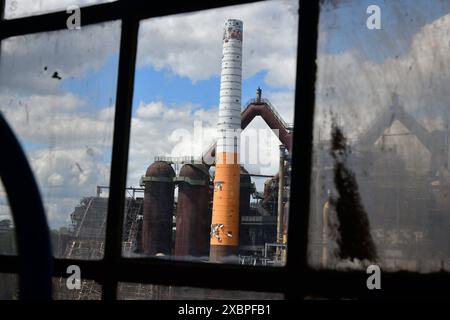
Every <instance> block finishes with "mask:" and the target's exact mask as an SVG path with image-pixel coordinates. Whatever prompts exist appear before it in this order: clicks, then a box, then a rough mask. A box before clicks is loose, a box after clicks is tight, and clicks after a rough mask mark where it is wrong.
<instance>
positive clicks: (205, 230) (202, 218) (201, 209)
mask: <svg viewBox="0 0 450 320" xmlns="http://www.w3.org/2000/svg"><path fill="white" fill-rule="evenodd" d="M177 180H178V181H179V184H178V204H177V219H176V226H177V228H176V240H175V255H176V256H194V257H201V256H202V257H205V256H208V255H209V237H210V236H209V233H210V228H211V214H210V210H209V203H210V192H209V185H210V177H209V171H208V167H207V166H205V165H203V164H185V165H184V166H183V167H182V168H181V170H180V174H179V177H178V179H177Z"/></svg>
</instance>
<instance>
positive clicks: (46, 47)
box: [0, 22, 120, 95]
mask: <svg viewBox="0 0 450 320" xmlns="http://www.w3.org/2000/svg"><path fill="white" fill-rule="evenodd" d="M119 43H120V23H119V22H108V23H102V24H98V25H93V26H85V27H83V28H82V29H81V30H77V31H73V30H60V31H55V32H47V33H38V34H30V35H25V36H18V37H12V38H8V39H6V40H3V41H2V43H1V49H2V52H1V60H0V93H6V94H12V93H13V94H23V95H30V94H55V93H58V92H60V88H59V86H60V82H61V80H64V79H68V78H70V79H74V78H83V77H85V76H86V75H87V74H88V73H89V72H92V71H95V70H98V69H99V68H100V67H102V66H103V65H104V64H105V62H106V58H108V57H110V56H111V55H113V54H114V53H118V51H119ZM55 72H57V74H58V76H59V77H61V80H58V79H57V78H54V77H53V75H54V73H55ZM88 81H89V80H88V79H87V80H86V82H88Z"/></svg>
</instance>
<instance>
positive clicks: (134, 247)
mask: <svg viewBox="0 0 450 320" xmlns="http://www.w3.org/2000/svg"><path fill="white" fill-rule="evenodd" d="M242 42H243V23H242V21H239V20H234V19H230V20H227V21H226V22H225V27H224V34H223V57H222V72H221V85H220V104H219V119H218V139H217V141H216V142H214V143H213V144H212V145H211V146H210V147H208V148H207V150H205V151H204V153H203V154H202V156H201V157H199V158H195V157H191V156H187V157H166V156H158V157H155V159H154V162H153V163H152V164H150V165H149V167H148V168H147V170H146V171H145V174H144V175H143V176H142V178H141V180H140V186H141V188H132V187H130V188H127V189H126V192H127V198H126V209H125V221H124V234H123V255H124V256H127V257H131V256H133V257H136V256H142V255H144V256H158V257H161V258H168V259H172V258H175V259H177V258H180V259H190V260H196V261H204V262H217V263H240V264H248V265H255V266H256V265H263V266H282V265H283V264H284V263H285V258H286V250H287V223H288V215H287V211H288V208H289V190H290V170H291V165H290V159H291V157H290V154H291V148H292V133H293V126H292V125H290V124H287V123H286V122H285V121H284V120H283V119H282V117H281V116H280V115H279V114H278V113H277V111H276V110H275V108H274V106H273V105H272V104H271V103H270V102H269V101H268V100H267V99H264V98H262V90H261V89H260V88H257V90H256V98H254V99H252V100H250V101H249V102H248V103H247V105H246V106H245V108H244V110H243V111H241V95H242V93H241V91H242V89H241V85H242ZM257 116H260V117H262V119H263V120H264V121H265V122H266V123H267V125H268V126H269V128H271V129H272V130H277V132H278V133H279V139H280V142H281V145H280V149H279V152H280V162H279V170H278V172H277V173H276V174H274V175H273V176H263V175H259V174H250V173H249V172H248V171H247V170H246V168H245V167H244V166H243V165H242V164H241V163H240V157H239V150H240V134H241V131H242V130H244V129H245V128H246V127H247V126H248V125H249V124H250V123H251V121H252V120H253V119H255V117H257ZM212 168H215V170H211V169H212ZM252 177H258V178H261V177H262V178H264V177H265V178H267V180H266V182H265V184H264V190H260V191H258V190H256V187H255V183H254V182H253V181H252ZM107 188H108V187H107V186H98V187H97V195H96V196H93V197H86V198H84V199H82V200H81V202H80V204H79V206H77V207H76V208H75V210H74V211H73V213H72V214H71V220H72V225H71V227H70V232H69V234H68V235H67V237H65V238H64V239H60V242H59V245H58V246H59V247H63V248H65V249H63V250H62V251H61V255H62V256H63V257H65V258H73V259H101V258H102V255H103V241H104V238H105V227H106V214H107V204H108V198H107V197H102V193H103V191H104V190H105V189H107ZM55 285H56V286H57V287H58V290H56V293H55V294H56V298H59V299H96V298H99V297H100V295H101V294H100V287H99V286H98V285H96V284H95V283H94V282H92V281H83V283H82V289H81V290H74V291H71V290H67V289H66V288H65V280H64V279H58V280H57V281H56V280H55ZM169 289H170V288H164V287H157V286H151V285H146V286H141V285H131V284H130V285H126V284H120V285H119V295H120V294H123V295H124V296H125V298H149V297H156V296H157V297H164V298H173V297H175V296H178V297H181V296H182V295H181V296H180V292H178V293H174V292H172V291H173V290H172V291H170V290H169ZM167 290H169V291H170V292H171V293H170V294H168V293H167V292H168V291H167ZM192 290H194V289H191V290H187V291H186V292H185V296H184V298H189V297H192V296H193V295H194V296H195V292H193V291H192ZM196 290H199V289H196ZM197 294H198V293H197ZM254 294H256V293H253V295H252V297H254ZM203 296H204V295H203ZM207 296H210V297H211V293H209V294H208V295H207ZM258 296H259V297H260V298H264V294H261V293H259V294H258ZM272 298H273V297H272Z"/></svg>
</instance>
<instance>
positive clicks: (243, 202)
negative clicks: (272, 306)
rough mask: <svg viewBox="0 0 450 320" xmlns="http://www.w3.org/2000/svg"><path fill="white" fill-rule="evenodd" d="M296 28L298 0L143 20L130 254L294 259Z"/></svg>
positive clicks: (275, 262)
mask: <svg viewBox="0 0 450 320" xmlns="http://www.w3.org/2000/svg"><path fill="white" fill-rule="evenodd" d="M228 19H235V20H232V21H229V23H228V25H227V26H226V27H225V28H224V26H225V22H226V21H227V20H228ZM236 20H239V21H236ZM262 22H264V23H262ZM297 26H298V1H265V2H262V3H255V4H249V5H240V6H232V7H226V8H221V9H215V10H207V11H201V12H196V13H193V14H183V15H176V16H168V17H163V18H157V19H149V20H144V21H142V22H141V25H140V29H139V42H138V54H137V69H136V78H135V92H134V99H133V113H132V123H131V139H130V150H129V163H128V177H127V186H130V188H129V189H128V190H127V203H126V212H125V221H124V224H125V234H124V236H125V241H124V247H123V254H124V256H127V257H129V256H158V257H161V258H166V259H189V260H194V261H198V262H229V263H240V264H248V265H258V266H261V265H263V266H281V265H283V264H284V261H285V257H286V248H287V228H286V225H287V210H288V205H289V189H290V154H291V137H292V132H293V125H292V121H293V114H294V90H295V73H296V71H295V70H296V59H297V58H296V52H297V51H296V50H297ZM241 49H242V50H241ZM221 70H222V91H221ZM241 70H242V74H241ZM240 88H241V89H242V93H241V92H240ZM258 88H260V90H258ZM219 108H221V110H222V111H219ZM241 112H242V113H241ZM219 116H220V117H221V118H220V119H219ZM241 124H242V127H243V128H245V130H243V131H242V134H241V132H240V128H241ZM219 128H220V129H222V130H225V129H224V128H227V129H230V131H231V133H230V132H226V133H225V131H222V132H221V134H220V135H219V134H218V129H219ZM230 134H235V136H234V137H233V136H232V135H230ZM219 136H220V143H219V142H217V141H218V138H219ZM216 143H218V144H219V147H218V149H219V151H218V154H219V157H220V159H222V160H223V159H224V158H223V155H224V154H225V153H227V152H228V154H231V153H232V154H233V155H234V156H236V159H237V154H238V153H239V152H240V155H239V157H240V159H239V160H240V161H234V160H232V162H233V163H220V161H219V164H221V165H222V167H221V168H220V169H219V167H218V166H217V167H216V156H215V148H216ZM239 143H240V147H239ZM280 146H281V151H280ZM230 150H231V151H230ZM280 154H281V155H282V156H281V157H280ZM234 156H233V157H234ZM233 157H231V156H230V157H229V159H235V158H233ZM280 158H281V161H280ZM280 162H281V163H282V165H281V166H280ZM227 165H229V166H228V167H226V166H227ZM280 168H282V174H281V177H282V179H281V180H282V183H283V185H284V186H283V185H282V186H281V188H282V190H283V192H282V193H281V196H280V201H279V196H278V195H279V192H278V189H279V184H280V183H279V181H280V178H279V177H280V175H279V172H280ZM222 191H223V192H224V193H225V192H226V193H227V194H226V195H225V194H224V193H221V192H222ZM214 197H216V199H214ZM215 206H217V208H216V207H215ZM285 212H286V214H285ZM277 235H278V236H277Z"/></svg>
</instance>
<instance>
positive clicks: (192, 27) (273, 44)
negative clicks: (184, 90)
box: [137, 0, 298, 88]
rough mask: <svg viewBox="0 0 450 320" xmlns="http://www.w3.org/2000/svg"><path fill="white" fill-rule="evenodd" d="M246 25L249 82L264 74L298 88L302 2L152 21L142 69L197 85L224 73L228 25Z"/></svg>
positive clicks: (146, 28)
mask: <svg viewBox="0 0 450 320" xmlns="http://www.w3.org/2000/svg"><path fill="white" fill-rule="evenodd" d="M228 18H236V19H241V20H242V21H243V22H244V48H243V50H244V52H243V75H244V78H248V77H251V76H252V75H254V74H256V73H257V72H260V71H262V70H266V71H267V75H266V78H265V81H266V83H267V84H269V85H271V86H275V87H278V86H283V87H289V88H293V87H294V86H295V73H296V72H295V71H296V50H297V25H298V14H297V1H285V0H283V1H267V2H262V3H256V4H249V5H242V6H233V7H227V8H223V9H215V10H209V11H200V12H197V13H193V14H185V15H176V16H169V17H163V18H157V19H150V20H147V21H144V22H143V23H142V24H141V29H140V34H139V49H138V59H137V62H138V65H139V66H143V65H148V64H150V65H152V66H153V67H155V68H156V69H157V70H160V69H162V68H167V69H169V70H170V71H171V72H173V73H174V74H177V75H179V76H185V77H188V78H190V79H191V80H193V81H198V80H205V79H209V78H210V77H211V76H213V75H220V63H221V62H220V57H221V55H222V33H223V23H224V22H225V20H226V19H228Z"/></svg>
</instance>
